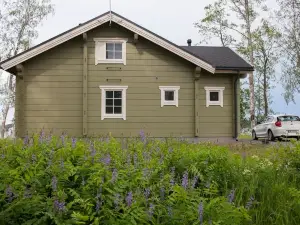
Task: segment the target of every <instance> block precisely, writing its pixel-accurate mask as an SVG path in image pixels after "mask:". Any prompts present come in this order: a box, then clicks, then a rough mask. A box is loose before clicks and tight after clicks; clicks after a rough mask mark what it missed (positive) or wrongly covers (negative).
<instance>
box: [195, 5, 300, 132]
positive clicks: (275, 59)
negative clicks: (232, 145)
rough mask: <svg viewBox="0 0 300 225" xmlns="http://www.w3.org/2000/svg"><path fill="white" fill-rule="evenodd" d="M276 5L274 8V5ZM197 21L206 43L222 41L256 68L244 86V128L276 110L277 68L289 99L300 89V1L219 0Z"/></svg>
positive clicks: (242, 101) (242, 88)
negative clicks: (273, 99) (273, 90)
mask: <svg viewBox="0 0 300 225" xmlns="http://www.w3.org/2000/svg"><path fill="white" fill-rule="evenodd" d="M269 5H270V6H271V7H268V6H269ZM204 11H205V16H204V17H203V18H201V20H200V21H198V22H196V23H195V24H194V25H195V27H196V28H197V29H198V31H199V33H200V43H201V44H202V43H209V42H208V41H211V40H217V41H218V42H219V44H220V45H222V46H224V47H230V48H232V49H234V50H235V51H236V52H237V53H239V54H240V55H241V56H242V57H243V58H244V59H246V60H247V61H248V62H249V63H250V64H252V65H253V66H254V67H255V71H254V73H249V75H248V80H247V81H244V82H243V84H242V85H241V102H240V105H241V122H242V127H250V126H254V125H255V121H260V120H261V119H263V118H264V117H266V116H267V115H268V114H270V113H273V111H272V109H271V107H270V105H271V103H272V95H271V93H270V90H271V89H272V88H273V86H272V83H274V81H276V75H275V74H276V72H278V71H275V68H276V66H279V65H281V71H280V84H281V85H283V87H284V89H285V91H284V93H283V95H284V98H285V101H286V103H287V104H288V103H290V102H294V103H295V98H294V96H295V94H297V93H299V92H300V0H274V1H271V0H269V1H268V0H216V1H214V2H213V3H212V4H209V5H207V6H206V7H205V8H204Z"/></svg>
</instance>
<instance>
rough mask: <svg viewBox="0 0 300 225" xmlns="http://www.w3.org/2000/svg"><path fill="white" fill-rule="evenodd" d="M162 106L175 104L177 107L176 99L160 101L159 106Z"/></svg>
mask: <svg viewBox="0 0 300 225" xmlns="http://www.w3.org/2000/svg"><path fill="white" fill-rule="evenodd" d="M164 106H176V107H178V104H177V103H176V101H165V102H162V104H161V107H164Z"/></svg>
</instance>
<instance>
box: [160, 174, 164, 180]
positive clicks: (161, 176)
mask: <svg viewBox="0 0 300 225" xmlns="http://www.w3.org/2000/svg"><path fill="white" fill-rule="evenodd" d="M163 178H164V172H160V179H161V180H162V179H163Z"/></svg>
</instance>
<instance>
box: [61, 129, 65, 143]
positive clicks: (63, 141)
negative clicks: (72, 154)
mask: <svg viewBox="0 0 300 225" xmlns="http://www.w3.org/2000/svg"><path fill="white" fill-rule="evenodd" d="M60 139H61V144H62V146H65V132H63V133H62V134H61V136H60Z"/></svg>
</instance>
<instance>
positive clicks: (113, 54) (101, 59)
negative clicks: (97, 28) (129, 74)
mask: <svg viewBox="0 0 300 225" xmlns="http://www.w3.org/2000/svg"><path fill="white" fill-rule="evenodd" d="M94 41H95V64H96V65H97V64H100V63H122V64H124V65H126V43H127V41H128V39H124V38H94Z"/></svg>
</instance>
